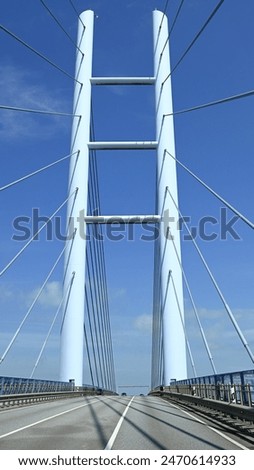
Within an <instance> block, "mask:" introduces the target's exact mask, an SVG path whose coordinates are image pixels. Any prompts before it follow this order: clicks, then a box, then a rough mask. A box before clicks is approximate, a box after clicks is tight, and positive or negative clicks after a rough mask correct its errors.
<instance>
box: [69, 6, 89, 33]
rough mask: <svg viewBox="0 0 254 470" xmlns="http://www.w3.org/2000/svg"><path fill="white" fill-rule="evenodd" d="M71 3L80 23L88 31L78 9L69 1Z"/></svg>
mask: <svg viewBox="0 0 254 470" xmlns="http://www.w3.org/2000/svg"><path fill="white" fill-rule="evenodd" d="M69 2H70V4H71V6H72V8H73V10H74V11H75V13H76V15H77V17H78V20H79V21H80V23H81V24H82V26H83V27H84V29H86V26H85V24H84V23H83V21H82V19H81V18H80V15H79V12H78V10H77V8H76V7H75V5H74V3H73V1H72V0H69Z"/></svg>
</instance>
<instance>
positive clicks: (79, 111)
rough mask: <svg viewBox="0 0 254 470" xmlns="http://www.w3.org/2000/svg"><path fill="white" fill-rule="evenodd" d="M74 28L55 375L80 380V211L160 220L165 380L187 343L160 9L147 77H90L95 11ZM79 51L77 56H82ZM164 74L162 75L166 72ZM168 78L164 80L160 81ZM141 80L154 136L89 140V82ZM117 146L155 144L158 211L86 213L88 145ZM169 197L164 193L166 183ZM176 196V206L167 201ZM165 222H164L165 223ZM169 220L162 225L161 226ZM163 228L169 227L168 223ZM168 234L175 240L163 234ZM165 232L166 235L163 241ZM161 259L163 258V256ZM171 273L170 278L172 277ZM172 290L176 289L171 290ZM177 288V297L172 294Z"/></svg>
mask: <svg viewBox="0 0 254 470" xmlns="http://www.w3.org/2000/svg"><path fill="white" fill-rule="evenodd" d="M80 20H81V21H79V26H78V39H77V44H78V48H79V49H78V51H77V59H76V79H77V80H78V82H81V83H82V86H80V83H77V82H76V85H75V91H74V105H73V107H74V114H75V115H79V116H80V118H77V117H74V118H73V128H72V142H71V152H78V155H73V157H72V160H71V162H70V172H69V194H70V195H71V194H72V193H73V194H74V196H73V198H72V199H71V200H70V203H69V206H68V209H67V220H69V219H70V218H72V221H74V236H73V239H72V240H68V241H67V242H66V243H67V244H68V247H67V250H66V257H65V273H64V291H65V293H68V290H69V285H70V280H71V279H72V278H73V273H75V276H74V279H73V284H72V289H71V291H70V292H69V295H66V302H65V305H64V308H63V325H62V330H61V366H60V380H62V381H69V380H70V379H74V380H75V383H76V385H82V384H83V341H84V330H83V325H84V304H85V298H84V286H85V272H86V240H85V239H84V238H85V237H84V236H81V235H80V233H79V230H78V228H79V227H78V225H79V223H80V214H83V216H84V223H85V226H86V224H88V223H89V224H91V223H104V224H105V223H112V220H113V221H114V222H121V223H143V222H147V221H149V223H151V222H154V223H157V224H159V225H160V252H161V256H162V253H163V260H162V259H161V264H160V266H161V270H160V274H159V276H160V285H161V299H162V305H163V311H162V312H160V314H161V316H162V329H163V363H164V368H163V370H164V380H163V382H164V384H165V385H168V384H169V383H170V380H171V379H183V378H186V377H187V367H186V345H185V335H184V328H183V322H184V308H183V287H182V271H181V264H180V263H179V260H181V249H180V235H179V230H178V218H179V216H178V211H177V209H176V206H178V190H177V178H176V163H175V160H174V159H172V158H167V157H166V151H167V152H169V153H170V154H172V155H175V142H174V123H173V116H168V117H167V118H166V119H165V118H164V116H165V115H166V114H167V115H168V114H171V113H172V112H173V106H172V92H171V78H170V58H169V44H168V35H169V32H168V22H167V17H166V16H165V14H164V13H162V12H160V11H157V10H156V11H154V13H153V25H154V76H153V77H101V78H100V77H92V55H93V26H94V13H93V11H91V10H87V11H85V12H83V13H82V14H81V15H80ZM82 53H83V54H82ZM167 77H168V78H167ZM166 78H167V80H166V81H165V79H166ZM110 85H119V86H121V85H144V86H151V85H152V86H154V87H155V101H156V117H155V120H156V136H157V140H156V141H153V140H151V141H148V142H116V141H115V142H90V122H91V89H92V86H110ZM90 149H96V150H105V149H107V150H112V151H113V150H116V149H118V150H119V149H123V150H124V149H128V150H131V149H135V150H138V149H141V150H143V149H147V150H149V149H150V150H155V149H156V150H157V175H158V181H157V201H158V207H157V214H154V215H128V216H124V215H123V216H119V215H116V216H110V217H109V216H106V215H104V216H103V215H102V216H95V217H93V216H88V215H87V200H88V169H89V151H90ZM167 188H168V189H169V191H170V194H171V197H169V194H168V189H167ZM174 202H175V204H174ZM169 220H170V224H169ZM168 224H169V225H168ZM168 227H169V228H168ZM169 232H170V236H172V237H174V244H173V243H172V241H171V240H170V236H169ZM167 237H169V239H168V240H167ZM162 261H163V262H162ZM170 278H171V279H173V281H174V282H171V280H170ZM174 288H175V289H174ZM175 291H176V292H177V296H176V294H175Z"/></svg>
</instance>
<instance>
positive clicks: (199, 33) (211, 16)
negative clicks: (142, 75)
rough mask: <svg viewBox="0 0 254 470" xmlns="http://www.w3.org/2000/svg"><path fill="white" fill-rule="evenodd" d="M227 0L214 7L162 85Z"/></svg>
mask: <svg viewBox="0 0 254 470" xmlns="http://www.w3.org/2000/svg"><path fill="white" fill-rule="evenodd" d="M224 1H225V0H220V2H219V3H218V4H217V5H216V7H215V8H214V10H213V11H212V13H211V14H210V16H209V18H208V19H207V20H206V22H205V23H204V25H203V26H202V28H201V29H200V30H199V32H198V33H197V34H196V36H195V37H194V39H193V40H192V41H191V43H190V45H189V46H188V47H187V49H186V50H185V52H184V53H183V54H182V56H181V57H180V59H179V60H178V62H177V63H176V65H175V66H174V67H173V69H172V70H171V72H170V73H169V74H168V76H167V77H166V78H165V80H164V81H163V82H162V85H161V86H162V87H163V85H164V84H165V83H166V81H167V80H168V79H169V77H171V75H172V74H173V73H174V72H175V70H176V69H177V67H178V66H179V65H180V63H181V62H182V60H183V59H184V58H185V57H186V55H187V54H188V52H189V51H190V50H191V48H192V47H193V46H194V44H195V43H196V41H197V40H198V39H199V37H200V36H201V34H202V33H203V32H204V30H205V29H206V27H207V26H208V24H209V23H210V21H211V20H212V19H213V17H214V16H215V14H216V13H217V11H218V10H219V9H220V7H221V6H222V5H223V3H224Z"/></svg>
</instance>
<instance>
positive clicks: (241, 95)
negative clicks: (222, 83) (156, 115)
mask: <svg viewBox="0 0 254 470" xmlns="http://www.w3.org/2000/svg"><path fill="white" fill-rule="evenodd" d="M253 95H254V90H249V91H245V92H243V93H239V94H238V95H232V96H228V97H227V98H222V99H220V100H216V101H210V102H209V103H205V104H200V105H198V106H193V107H192V108H186V109H182V110H180V111H174V112H173V113H169V114H164V116H163V118H165V117H168V116H176V115H178V114H185V113H191V112H192V111H198V110H200V109H205V108H209V107H211V106H216V105H218V104H224V103H230V102H231V101H235V100H240V99H242V98H249V97H250V96H253Z"/></svg>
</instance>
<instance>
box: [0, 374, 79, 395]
mask: <svg viewBox="0 0 254 470" xmlns="http://www.w3.org/2000/svg"><path fill="white" fill-rule="evenodd" d="M71 390H74V384H73V383H71V382H58V381H54V380H38V379H27V378H23V377H0V395H11V394H17V393H43V392H65V391H71Z"/></svg>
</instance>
